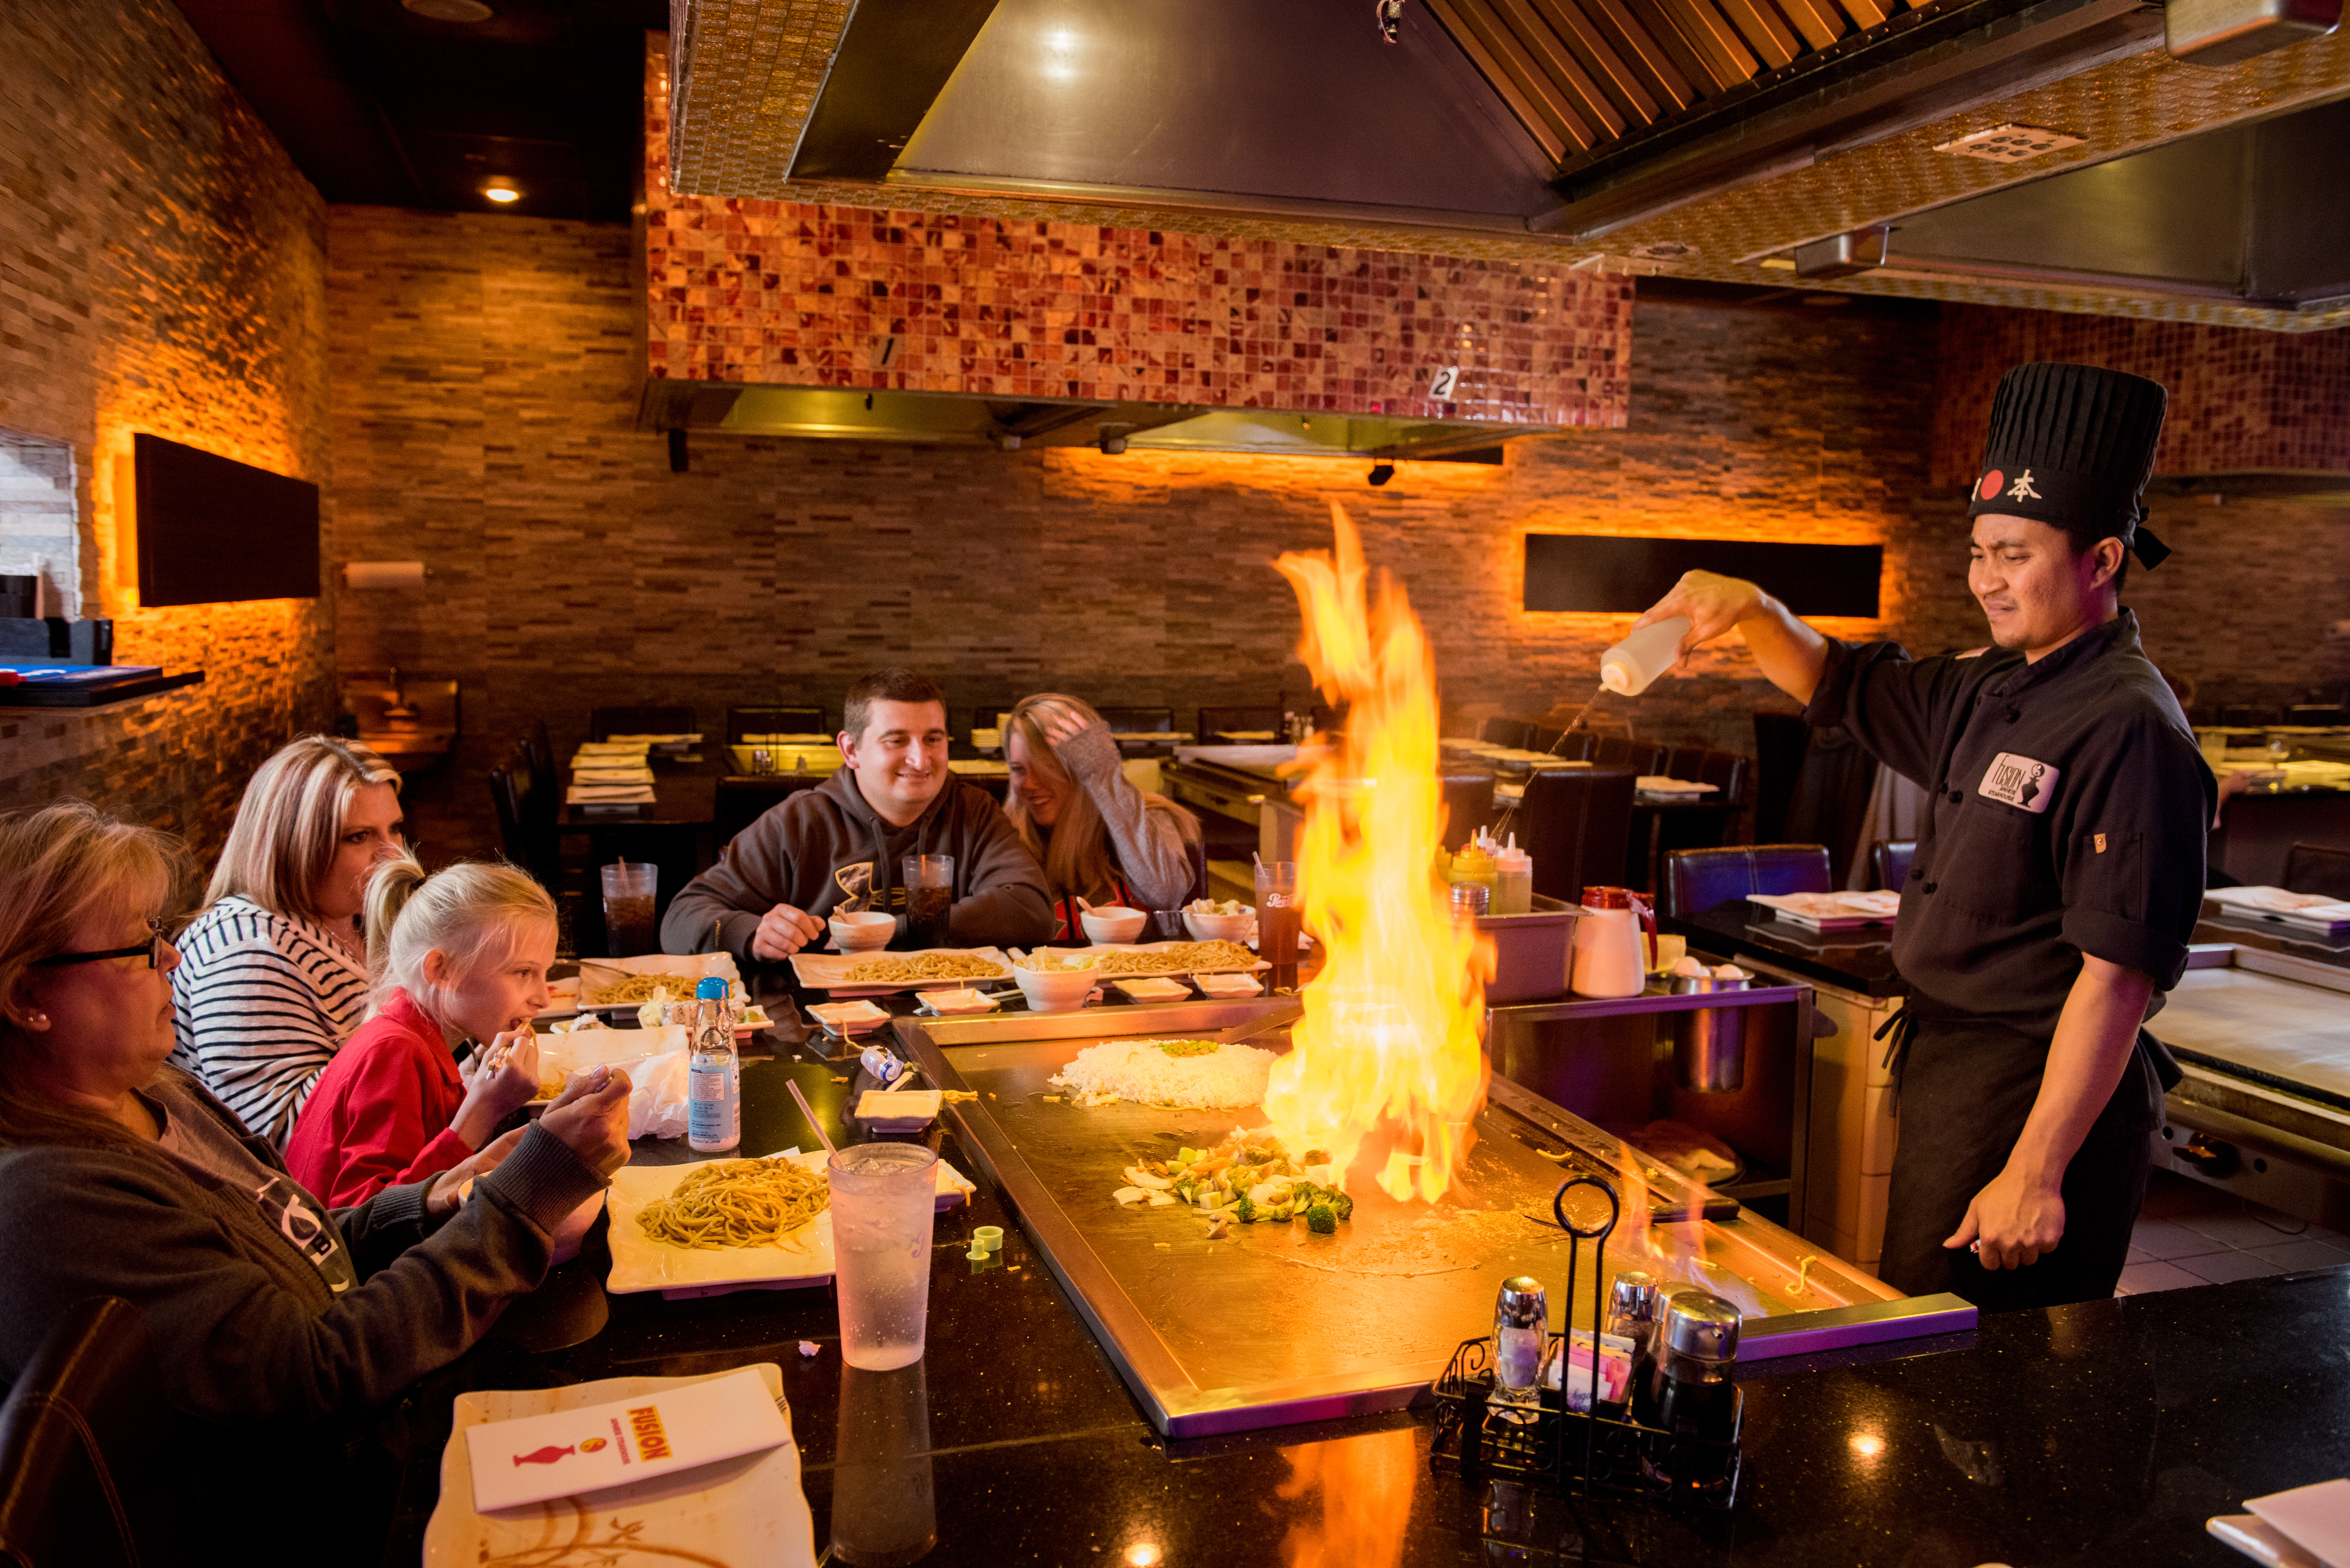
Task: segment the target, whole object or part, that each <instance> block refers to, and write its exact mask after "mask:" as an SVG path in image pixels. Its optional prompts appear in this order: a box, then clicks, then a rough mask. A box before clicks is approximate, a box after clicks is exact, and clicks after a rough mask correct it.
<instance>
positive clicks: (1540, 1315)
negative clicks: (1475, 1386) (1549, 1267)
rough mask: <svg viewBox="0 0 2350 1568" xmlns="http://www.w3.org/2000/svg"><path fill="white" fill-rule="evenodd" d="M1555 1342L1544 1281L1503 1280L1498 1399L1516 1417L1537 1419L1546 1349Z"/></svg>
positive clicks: (1497, 1333) (1496, 1353)
mask: <svg viewBox="0 0 2350 1568" xmlns="http://www.w3.org/2000/svg"><path fill="white" fill-rule="evenodd" d="M1549 1341H1550V1299H1549V1297H1548V1296H1547V1295H1545V1294H1544V1291H1543V1286H1542V1282H1541V1281H1540V1280H1537V1279H1535V1278H1534V1277H1533V1276H1531V1275H1528V1274H1519V1275H1516V1276H1514V1277H1513V1278H1510V1279H1506V1280H1503V1282H1502V1290H1501V1293H1500V1295H1498V1296H1496V1297H1495V1298H1494V1301H1493V1393H1492V1403H1493V1404H1495V1405H1499V1406H1502V1407H1503V1411H1502V1414H1503V1416H1504V1417H1506V1418H1508V1419H1510V1420H1513V1421H1531V1420H1533V1419H1534V1416H1535V1414H1536V1412H1537V1411H1538V1410H1539V1408H1540V1406H1541V1401H1542V1385H1541V1377H1542V1363H1543V1351H1544V1348H1546V1347H1547V1345H1548V1344H1549Z"/></svg>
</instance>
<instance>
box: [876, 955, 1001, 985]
mask: <svg viewBox="0 0 2350 1568" xmlns="http://www.w3.org/2000/svg"><path fill="white" fill-rule="evenodd" d="M1002 979H1003V965H1001V964H995V963H990V962H989V961H987V960H985V959H983V958H977V957H974V956H973V955H972V954H970V953H914V954H911V955H910V956H908V957H905V958H879V959H867V960H866V961H864V962H862V963H853V964H850V965H849V966H848V970H847V973H845V974H844V975H843V976H842V977H841V981H842V983H845V984H849V985H866V984H871V983H875V982H879V983H881V984H885V985H894V984H897V983H899V982H900V981H909V980H1002Z"/></svg>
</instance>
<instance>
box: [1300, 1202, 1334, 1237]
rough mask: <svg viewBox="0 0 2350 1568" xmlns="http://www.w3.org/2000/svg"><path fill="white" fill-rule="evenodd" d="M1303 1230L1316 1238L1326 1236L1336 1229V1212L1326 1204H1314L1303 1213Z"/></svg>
mask: <svg viewBox="0 0 2350 1568" xmlns="http://www.w3.org/2000/svg"><path fill="white" fill-rule="evenodd" d="M1305 1228H1306V1229H1307V1230H1308V1231H1313V1232H1314V1234H1315V1235H1316V1236H1327V1235H1329V1234H1330V1233H1331V1232H1332V1231H1336V1230H1337V1229H1338V1212H1337V1210H1335V1209H1333V1208H1332V1207H1331V1206H1330V1205H1329V1204H1328V1203H1327V1202H1322V1203H1316V1204H1315V1205H1314V1206H1313V1207H1312V1208H1310V1209H1308V1210H1306V1211H1305Z"/></svg>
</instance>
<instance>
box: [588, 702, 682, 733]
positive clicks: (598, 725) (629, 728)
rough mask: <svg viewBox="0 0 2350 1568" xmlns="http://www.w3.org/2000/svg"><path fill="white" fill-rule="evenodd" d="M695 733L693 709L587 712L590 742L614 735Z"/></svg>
mask: <svg viewBox="0 0 2350 1568" xmlns="http://www.w3.org/2000/svg"><path fill="white" fill-rule="evenodd" d="M694 732H695V730H694V723H693V710H692V709H691V708H592V709H590V710H588V712H587V738H588V739H589V740H591V741H608V740H610V739H611V738H612V737H613V736H615V735H691V734H692V733H694Z"/></svg>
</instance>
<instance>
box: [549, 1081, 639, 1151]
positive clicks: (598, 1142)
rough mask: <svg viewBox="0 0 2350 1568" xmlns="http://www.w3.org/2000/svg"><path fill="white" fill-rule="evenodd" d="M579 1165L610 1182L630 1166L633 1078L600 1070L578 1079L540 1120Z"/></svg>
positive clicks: (569, 1084)
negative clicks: (630, 1080) (613, 1176)
mask: <svg viewBox="0 0 2350 1568" xmlns="http://www.w3.org/2000/svg"><path fill="white" fill-rule="evenodd" d="M538 1125H539V1126H541V1127H545V1128H546V1130H547V1131H548V1132H550V1133H553V1134H554V1135H555V1136H556V1137H558V1138H561V1139H562V1140H563V1142H564V1144H565V1145H566V1146H567V1147H569V1148H570V1150H571V1152H572V1153H574V1154H576V1155H577V1156H578V1157H579V1163H580V1164H582V1165H585V1166H587V1168H589V1169H591V1170H593V1171H594V1172H595V1173H596V1174H597V1175H598V1176H601V1177H605V1178H609V1177H610V1176H611V1174H612V1172H614V1171H616V1170H618V1169H619V1168H620V1167H622V1166H624V1165H626V1164H628V1163H629V1075H627V1074H626V1073H623V1072H622V1071H620V1069H619V1068H618V1067H597V1068H593V1069H591V1070H589V1071H587V1072H585V1073H581V1074H579V1075H577V1076H575V1077H574V1078H573V1079H572V1080H571V1082H570V1083H568V1084H567V1085H564V1088H563V1093H562V1094H560V1095H558V1096H556V1100H555V1104H553V1105H551V1106H547V1108H546V1111H545V1112H544V1113H543V1114H542V1115H541V1116H539V1118H538Z"/></svg>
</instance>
